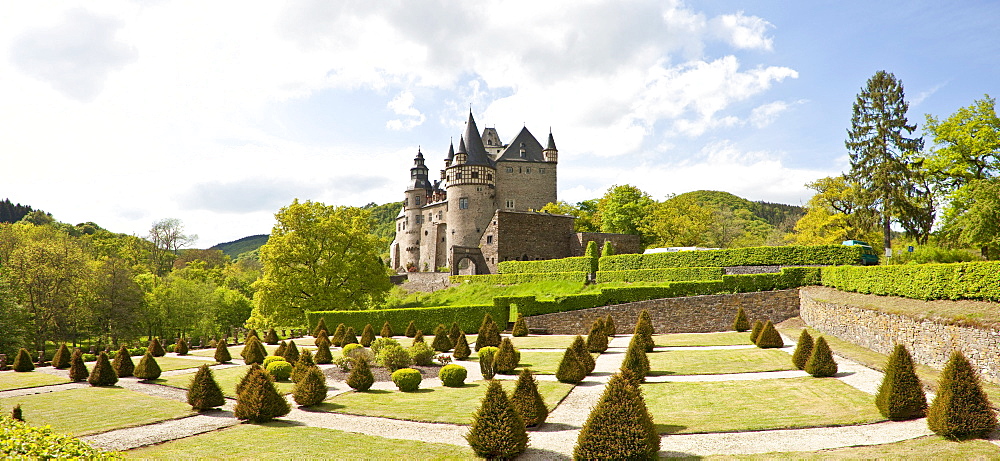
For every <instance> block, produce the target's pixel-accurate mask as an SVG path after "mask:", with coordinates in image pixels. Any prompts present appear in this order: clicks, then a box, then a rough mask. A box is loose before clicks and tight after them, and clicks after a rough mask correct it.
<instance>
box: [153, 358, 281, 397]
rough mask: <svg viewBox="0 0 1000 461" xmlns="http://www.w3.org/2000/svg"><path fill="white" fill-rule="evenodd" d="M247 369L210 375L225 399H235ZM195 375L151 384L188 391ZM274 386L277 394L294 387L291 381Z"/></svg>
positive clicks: (188, 374) (220, 371)
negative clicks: (213, 376) (237, 387)
mask: <svg viewBox="0 0 1000 461" xmlns="http://www.w3.org/2000/svg"><path fill="white" fill-rule="evenodd" d="M249 369H250V367H249V366H239V367H229V368H221V369H218V370H212V374H213V375H215V382H217V383H218V384H219V387H220V388H221V389H222V393H223V394H224V395H225V396H226V397H229V398H233V399H235V398H236V384H237V383H239V382H240V379H242V378H243V375H245V374H246V373H247V370H249ZM195 373H196V372H195V371H192V372H191V373H185V374H182V375H173V376H166V377H163V378H160V379H157V380H156V381H153V382H154V383H156V384H162V385H164V386H170V387H177V388H180V389H189V388H190V387H191V379H192V378H194V375H195ZM274 384H275V385H276V386H277V387H278V393H279V394H290V393H291V392H292V387H293V386H294V384H293V383H292V382H291V381H279V382H276V383H274Z"/></svg>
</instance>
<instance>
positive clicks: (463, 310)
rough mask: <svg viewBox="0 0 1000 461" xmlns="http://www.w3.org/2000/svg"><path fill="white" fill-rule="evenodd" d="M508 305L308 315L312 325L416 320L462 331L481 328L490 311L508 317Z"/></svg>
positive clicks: (424, 325) (419, 326)
mask: <svg viewBox="0 0 1000 461" xmlns="http://www.w3.org/2000/svg"><path fill="white" fill-rule="evenodd" d="M507 311H508V306H497V305H492V306H490V305H479V306H442V307H410V308H405V309H372V310H361V311H314V312H309V313H307V314H306V318H307V319H308V321H309V325H310V326H314V325H315V324H316V323H317V322H319V319H320V318H326V321H327V322H328V323H343V324H344V325H346V326H353V327H355V329H362V328H364V326H365V325H366V324H369V323H371V324H376V325H377V324H379V323H383V322H389V323H391V324H393V325H406V324H407V323H408V322H409V321H411V320H412V321H413V323H414V326H416V328H417V329H420V330H423V331H434V328H435V327H437V326H438V324H440V323H443V324H445V325H449V324H451V323H452V322H457V323H458V326H459V327H460V328H461V329H462V330H463V331H477V330H479V323H480V322H481V321H482V319H483V316H485V315H486V314H490V315H491V316H493V318H496V319H503V320H504V321H506V319H507V318H508V312H507Z"/></svg>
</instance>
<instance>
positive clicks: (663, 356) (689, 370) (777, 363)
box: [646, 348, 795, 376]
mask: <svg viewBox="0 0 1000 461" xmlns="http://www.w3.org/2000/svg"><path fill="white" fill-rule="evenodd" d="M646 356H647V357H649V366H650V369H651V370H652V372H651V373H650V375H651V376H657V375H714V374H721V373H751V372H758V371H781V370H794V369H795V366H794V365H792V356H791V355H790V354H788V353H787V352H783V351H777V350H774V349H758V348H753V349H722V350H691V351H664V352H653V353H650V354H646Z"/></svg>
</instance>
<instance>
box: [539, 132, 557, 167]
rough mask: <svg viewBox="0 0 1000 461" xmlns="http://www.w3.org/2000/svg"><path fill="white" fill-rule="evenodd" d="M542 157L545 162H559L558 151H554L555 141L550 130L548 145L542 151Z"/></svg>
mask: <svg viewBox="0 0 1000 461" xmlns="http://www.w3.org/2000/svg"><path fill="white" fill-rule="evenodd" d="M542 157H543V158H544V159H545V161H546V162H551V163H556V162H558V161H559V149H556V140H555V139H554V138H553V137H552V128H549V143H548V145H546V146H545V150H543V151H542Z"/></svg>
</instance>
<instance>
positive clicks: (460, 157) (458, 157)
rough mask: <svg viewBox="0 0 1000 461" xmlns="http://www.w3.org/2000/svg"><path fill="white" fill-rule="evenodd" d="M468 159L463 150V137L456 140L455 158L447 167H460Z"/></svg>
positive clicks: (466, 152) (467, 153)
mask: <svg viewBox="0 0 1000 461" xmlns="http://www.w3.org/2000/svg"><path fill="white" fill-rule="evenodd" d="M468 158H469V152H468V151H466V150H465V136H459V138H458V150H456V151H455V158H454V159H453V162H452V164H451V165H449V166H455V165H462V164H464V163H465V161H466V159H468Z"/></svg>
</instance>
